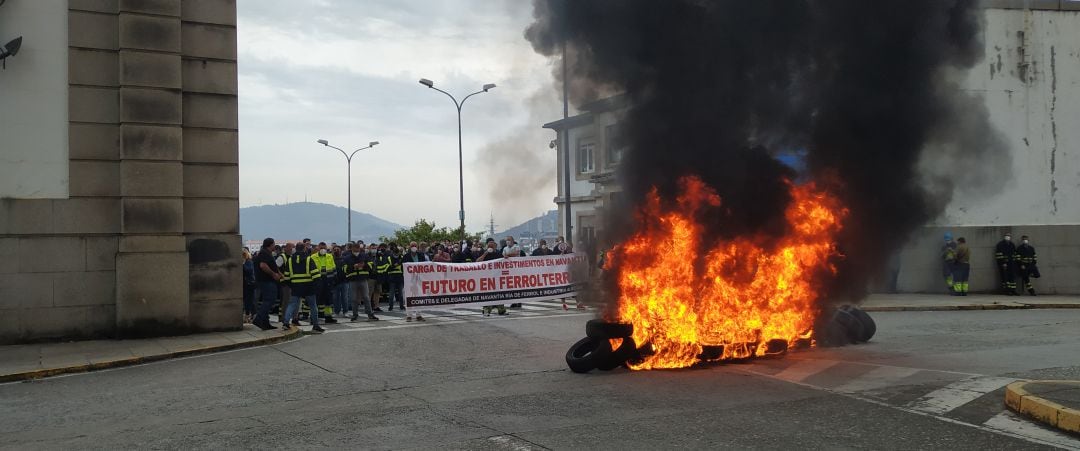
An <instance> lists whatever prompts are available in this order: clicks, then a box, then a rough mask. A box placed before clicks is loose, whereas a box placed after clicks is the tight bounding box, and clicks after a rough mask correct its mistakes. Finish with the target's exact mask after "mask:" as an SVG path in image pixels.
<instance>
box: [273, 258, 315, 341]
mask: <svg viewBox="0 0 1080 451" xmlns="http://www.w3.org/2000/svg"><path fill="white" fill-rule="evenodd" d="M297 250H299V249H297ZM285 274H286V276H287V277H288V278H289V287H290V288H291V290H292V296H291V297H290V298H289V306H288V307H287V308H286V309H285V318H293V315H294V314H295V313H296V311H297V310H298V309H299V308H300V298H304V300H305V301H306V302H307V304H308V306H309V307H310V308H311V315H310V319H311V325H312V326H313V327H312V329H311V330H313V331H315V332H323V328H322V327H319V315H318V307H317V306H316V304H315V296H316V283H315V282H316V281H317V280H319V279H320V278H321V277H322V273H321V272H320V270H319V264H318V263H317V262H316V261H315V259H314V258H312V256H311V255H308V254H307V253H306V252H296V253H294V254H293V255H291V256H289V260H288V261H287V262H285ZM289 327H290V324H289V323H283V325H282V326H281V328H282V329H285V330H289Z"/></svg>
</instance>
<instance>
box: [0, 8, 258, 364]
mask: <svg viewBox="0 0 1080 451" xmlns="http://www.w3.org/2000/svg"><path fill="white" fill-rule="evenodd" d="M9 34H10V35H21V36H23V37H24V40H23V45H22V48H21V51H20V52H19V54H18V55H16V56H14V57H11V58H8V59H7V61H6V66H7V67H6V69H5V70H0V87H2V88H0V89H3V91H4V93H5V95H4V96H0V119H2V120H0V136H3V143H2V144H0V146H3V150H2V153H0V160H4V161H3V162H2V164H0V254H2V256H0V315H2V316H3V317H4V318H5V321H3V322H0V343H5V344H6V343H17V342H28V341H36V340H52V339H83V338H98V337H136V336H153V335H171V334H185V333H193V332H200V331H212V330H228V329H238V328H240V327H241V326H242V318H241V316H240V314H239V312H240V308H241V307H240V305H241V295H242V293H241V282H240V281H241V280H242V278H241V272H240V271H241V269H240V263H241V262H240V259H239V256H240V236H239V220H238V215H239V213H238V210H239V201H238V198H239V176H238V168H237V163H238V142H237V126H238V116H237V65H236V2H235V0H183V1H181V0H69V1H47V2H43V1H37V0H35V1H30V0H8V1H6V2H4V3H3V4H2V5H0V40H4V39H5V37H6V35H9ZM8 93H17V94H15V95H13V96H9V95H8ZM29 97H33V98H35V99H39V100H40V101H36V102H31V101H29V100H28V98H29Z"/></svg>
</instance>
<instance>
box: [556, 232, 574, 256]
mask: <svg viewBox="0 0 1080 451" xmlns="http://www.w3.org/2000/svg"><path fill="white" fill-rule="evenodd" d="M573 252H574V250H573V248H571V247H570V243H567V242H566V239H565V238H563V237H561V236H560V237H558V238H556V239H555V252H553V253H554V254H570V253H573Z"/></svg>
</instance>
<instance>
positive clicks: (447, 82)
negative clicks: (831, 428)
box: [238, 0, 561, 230]
mask: <svg viewBox="0 0 1080 451" xmlns="http://www.w3.org/2000/svg"><path fill="white" fill-rule="evenodd" d="M238 15H239V17H238V34H239V37H238V47H239V71H240V74H239V82H240V163H241V165H240V205H241V206H242V207H244V206H252V205H264V204H276V203H278V204H279V203H285V202H286V201H289V202H296V201H302V200H304V198H305V196H306V198H307V199H308V200H309V201H312V202H324V203H331V204H336V205H341V206H344V205H345V204H346V189H345V186H346V179H345V158H344V157H343V156H342V155H341V154H340V153H339V152H337V151H335V150H333V149H329V148H325V147H322V146H321V145H318V144H316V142H315V141H316V140H318V139H327V140H329V141H330V143H331V144H333V145H336V146H338V147H341V148H343V149H346V150H349V151H351V150H354V149H356V148H360V147H363V146H366V145H367V143H368V142H369V141H373V140H377V141H380V142H381V143H382V144H380V145H379V146H376V147H375V150H374V152H371V151H363V152H361V153H358V154H357V156H356V159H355V160H354V164H353V209H354V210H358V211H363V212H367V213H371V214H374V215H376V216H379V217H381V218H384V219H387V220H390V221H394V222H397V223H399V224H406V225H408V224H411V223H412V222H413V221H414V220H415V219H417V218H426V219H430V220H435V221H436V223H437V224H439V225H447V226H455V225H456V224H457V222H458V219H457V212H458V166H457V165H458V156H457V124H456V118H457V117H456V112H455V110H454V106H453V104H452V103H451V102H450V99H448V98H447V97H446V96H444V95H442V94H440V93H438V92H436V91H433V90H430V89H427V88H425V87H423V86H421V85H420V84H419V83H417V80H418V79H420V78H428V79H431V80H434V81H435V83H436V86H438V87H440V88H441V89H444V90H446V91H449V92H451V93H453V94H454V95H456V96H458V98H459V99H460V98H461V97H463V96H464V95H465V94H468V93H470V92H473V91H477V90H479V88H480V87H481V86H482V85H483V84H485V83H495V84H497V85H498V88H496V89H494V90H492V91H491V92H489V93H486V94H481V95H477V96H474V97H473V98H471V99H469V100H468V102H467V103H466V104H465V107H464V114H463V127H464V149H465V151H464V162H465V212H466V220H467V225H468V227H469V229H470V230H480V229H485V228H486V227H487V224H488V220H489V215H491V214H492V213H493V214H494V216H495V221H496V223H497V224H499V225H501V226H504V227H510V226H513V225H516V224H518V223H520V222H522V221H524V220H526V219H529V218H531V217H534V216H537V215H539V214H541V213H542V212H544V211H546V210H550V209H553V208H554V204H553V203H552V198H553V197H554V196H555V193H556V190H555V183H554V175H555V173H554V169H555V153H554V151H552V150H550V149H549V148H548V142H549V141H550V140H551V139H553V138H554V134H553V133H552V132H550V131H548V130H543V129H541V128H540V127H541V125H542V124H543V123H544V122H548V121H552V120H556V119H559V118H560V117H561V109H560V105H561V104H560V101H561V100H560V97H559V94H558V92H557V91H556V90H555V89H554V88H553V87H552V86H553V81H552V79H551V77H550V72H551V67H550V65H549V64H550V63H549V61H548V59H547V58H545V57H543V56H540V55H538V54H537V53H536V52H534V51H533V49H532V46H531V44H529V42H527V41H526V40H525V39H524V38H523V36H522V32H523V30H524V29H525V27H526V26H527V25H528V24H529V23H530V22H531V21H532V9H531V7H530V5H529V4H528V3H527V2H523V1H519V0H442V1H430V0H365V1H363V2H358V1H353V0H306V1H295V0H240V1H239V2H238ZM459 94H460V95H459ZM298 165H303V166H304V167H306V168H308V169H307V171H306V173H304V174H297V172H296V168H297V167H298ZM298 179H302V181H299V180H298Z"/></svg>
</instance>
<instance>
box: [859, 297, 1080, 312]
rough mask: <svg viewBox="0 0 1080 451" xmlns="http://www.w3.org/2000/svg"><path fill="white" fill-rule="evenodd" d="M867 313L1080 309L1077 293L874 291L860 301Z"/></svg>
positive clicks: (1079, 299)
mask: <svg viewBox="0 0 1080 451" xmlns="http://www.w3.org/2000/svg"><path fill="white" fill-rule="evenodd" d="M860 306H861V307H862V308H863V310H866V311H868V312H909V311H915V312H917V311H941V310H1014V309H1036V308H1080V296H1066V295H1047V296H1026V295H1025V296H1002V295H997V294H969V295H967V296H949V295H947V294H873V295H870V297H869V298H867V299H866V300H865V301H863V302H862V304H860Z"/></svg>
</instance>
